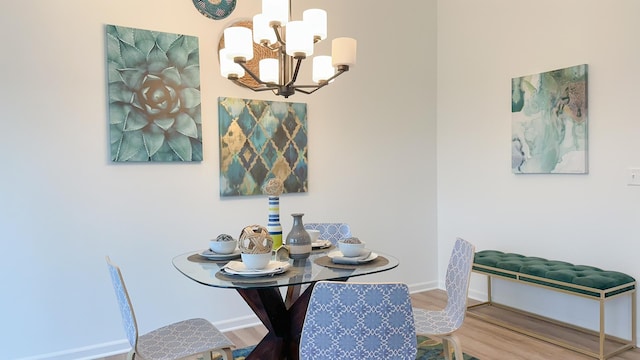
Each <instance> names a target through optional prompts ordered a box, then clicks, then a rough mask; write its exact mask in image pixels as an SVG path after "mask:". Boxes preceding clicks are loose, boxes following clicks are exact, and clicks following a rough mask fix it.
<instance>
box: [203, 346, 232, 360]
mask: <svg viewBox="0 0 640 360" xmlns="http://www.w3.org/2000/svg"><path fill="white" fill-rule="evenodd" d="M216 352H218V353H220V355H222V360H233V353H232V352H231V348H224V349H220V350H217V351H216ZM209 355H210V356H211V360H213V351H212V352H210V353H209Z"/></svg>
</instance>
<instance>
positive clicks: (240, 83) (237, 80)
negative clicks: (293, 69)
mask: <svg viewBox="0 0 640 360" xmlns="http://www.w3.org/2000/svg"><path fill="white" fill-rule="evenodd" d="M229 80H231V81H233V82H234V83H235V84H236V85H239V86H242V87H243V88H246V89H249V90H253V91H266V90H277V89H278V87H277V86H275V85H269V84H266V85H265V84H263V86H260V87H251V86H249V85H247V84H245V83H243V82H242V81H240V79H238V78H235V79H233V78H229Z"/></svg>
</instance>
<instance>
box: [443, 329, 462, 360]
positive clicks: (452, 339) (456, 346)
mask: <svg viewBox="0 0 640 360" xmlns="http://www.w3.org/2000/svg"><path fill="white" fill-rule="evenodd" d="M442 343H443V344H444V343H448V344H452V345H453V350H454V353H455V354H456V357H455V359H456V360H463V359H464V357H463V355H462V346H460V340H459V339H458V337H457V336H455V335H454V334H450V335H447V336H445V337H444V339H443V342H442ZM447 348H448V346H447ZM449 353H450V352H449Z"/></svg>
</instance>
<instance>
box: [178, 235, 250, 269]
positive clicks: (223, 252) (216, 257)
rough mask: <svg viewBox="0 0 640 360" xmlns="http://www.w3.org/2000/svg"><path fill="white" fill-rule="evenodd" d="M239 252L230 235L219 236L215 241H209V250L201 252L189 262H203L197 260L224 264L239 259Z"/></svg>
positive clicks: (235, 241) (236, 242) (236, 243)
mask: <svg viewBox="0 0 640 360" xmlns="http://www.w3.org/2000/svg"><path fill="white" fill-rule="evenodd" d="M240 254H241V251H240V249H239V248H238V241H237V240H236V239H234V238H233V237H232V236H231V235H227V234H220V235H218V236H217V237H216V238H215V239H211V240H209V248H208V249H205V250H203V251H201V252H200V253H198V254H197V257H196V256H193V257H192V258H191V259H190V260H192V261H195V262H204V261H198V260H206V261H214V262H226V261H229V260H233V259H237V258H239V257H240Z"/></svg>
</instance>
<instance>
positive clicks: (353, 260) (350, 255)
mask: <svg viewBox="0 0 640 360" xmlns="http://www.w3.org/2000/svg"><path fill="white" fill-rule="evenodd" d="M365 245H366V244H365V243H364V242H363V241H361V240H360V239H358V238H357V237H350V238H346V239H342V240H339V241H338V250H334V251H331V252H329V253H328V254H327V255H326V256H323V257H320V258H318V259H316V260H315V263H316V264H318V265H321V266H325V267H334V268H345V269H352V268H355V267H357V266H366V265H369V264H374V263H375V265H376V266H379V265H380V263H379V262H380V261H383V262H385V261H388V260H386V259H385V258H384V257H381V256H379V255H378V254H376V253H375V252H373V251H371V250H369V249H367V248H366V247H365Z"/></svg>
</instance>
